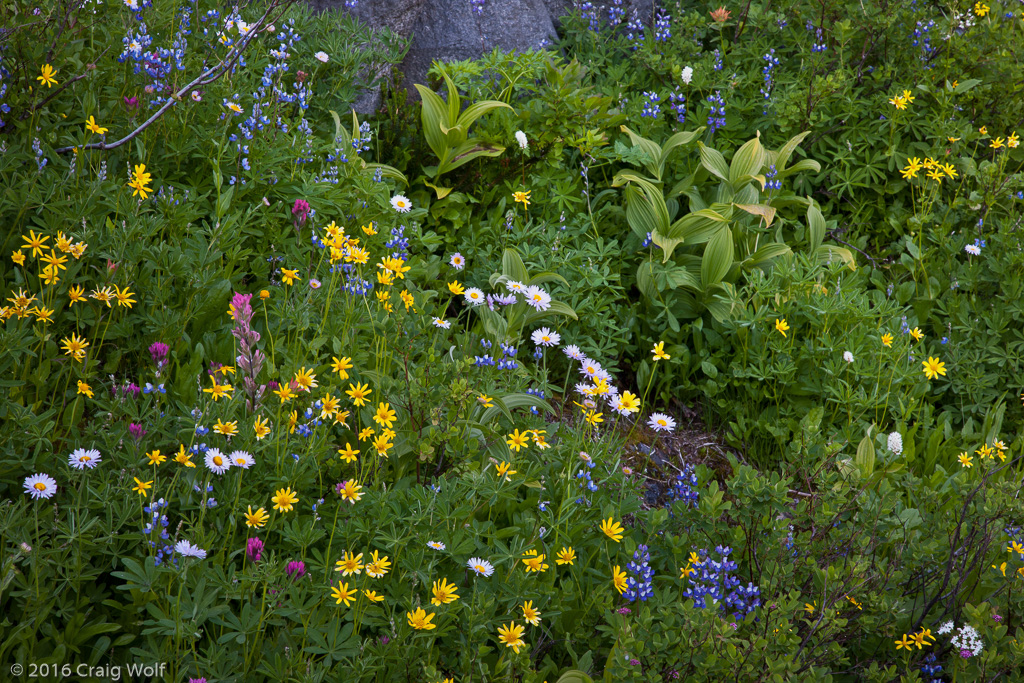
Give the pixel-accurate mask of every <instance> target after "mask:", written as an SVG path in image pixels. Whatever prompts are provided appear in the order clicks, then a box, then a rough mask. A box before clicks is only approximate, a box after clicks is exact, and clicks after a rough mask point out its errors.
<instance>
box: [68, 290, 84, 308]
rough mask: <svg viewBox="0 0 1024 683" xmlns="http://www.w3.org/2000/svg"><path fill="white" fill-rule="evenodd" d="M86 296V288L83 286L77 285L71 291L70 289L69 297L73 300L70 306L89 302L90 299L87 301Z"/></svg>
mask: <svg viewBox="0 0 1024 683" xmlns="http://www.w3.org/2000/svg"><path fill="white" fill-rule="evenodd" d="M84 295H85V287H83V286H82V285H75V286H74V287H71V288H70V289H68V297H69V298H70V299H71V303H70V304H68V305H69V306H74V305H75V304H77V303H81V302H83V301H88V299H86V298H85V296H84Z"/></svg>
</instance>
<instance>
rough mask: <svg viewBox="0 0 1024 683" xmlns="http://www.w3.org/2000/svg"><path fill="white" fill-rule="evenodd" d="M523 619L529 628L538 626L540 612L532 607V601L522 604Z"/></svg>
mask: <svg viewBox="0 0 1024 683" xmlns="http://www.w3.org/2000/svg"><path fill="white" fill-rule="evenodd" d="M523 619H524V620H525V621H526V623H528V624H530V625H531V626H539V625H540V621H541V619H540V610H539V609H537V608H535V607H534V606H533V600H527V601H526V602H524V603H523Z"/></svg>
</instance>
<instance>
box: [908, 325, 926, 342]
mask: <svg viewBox="0 0 1024 683" xmlns="http://www.w3.org/2000/svg"><path fill="white" fill-rule="evenodd" d="M910 336H911V337H913V338H914V341H916V342H919V341H921V340H922V339H924V332H922V331H921V330H920V329H919V328H917V327H915V328H914V329H912V330H911V331H910Z"/></svg>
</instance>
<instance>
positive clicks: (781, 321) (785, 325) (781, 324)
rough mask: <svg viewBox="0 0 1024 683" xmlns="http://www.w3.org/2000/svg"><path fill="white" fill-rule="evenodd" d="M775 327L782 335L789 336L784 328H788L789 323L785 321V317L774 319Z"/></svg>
mask: <svg viewBox="0 0 1024 683" xmlns="http://www.w3.org/2000/svg"><path fill="white" fill-rule="evenodd" d="M775 329H776V330H777V331H778V332H779V334H781V335H782V336H783V337H786V336H789V335H787V334H786V330H788V329H789V323H787V322H786V319H785V318H779V319H778V320H776V321H775Z"/></svg>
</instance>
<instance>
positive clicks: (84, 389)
mask: <svg viewBox="0 0 1024 683" xmlns="http://www.w3.org/2000/svg"><path fill="white" fill-rule="evenodd" d="M78 393H79V394H85V395H86V396H88V397H89V398H92V387H90V386H89V385H88V384H86V383H85V382H83V381H82V380H78Z"/></svg>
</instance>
